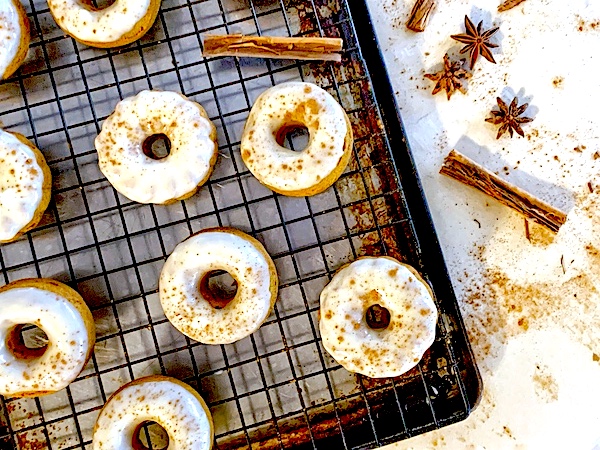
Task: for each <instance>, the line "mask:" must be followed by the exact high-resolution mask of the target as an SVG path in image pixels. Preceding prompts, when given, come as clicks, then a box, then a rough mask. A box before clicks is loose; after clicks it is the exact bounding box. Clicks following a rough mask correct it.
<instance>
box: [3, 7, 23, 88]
mask: <svg viewBox="0 0 600 450" xmlns="http://www.w3.org/2000/svg"><path fill="white" fill-rule="evenodd" d="M18 1H19V0H18ZM20 15H21V14H20V11H19V10H18V9H17V8H16V7H15V5H14V3H13V0H0V42H1V43H2V44H1V45H0V78H2V75H3V74H4V72H6V69H8V66H10V64H11V63H12V61H13V59H15V56H16V55H17V52H18V51H19V46H20V45H21V33H22V30H21V22H20V20H19V17H20Z"/></svg>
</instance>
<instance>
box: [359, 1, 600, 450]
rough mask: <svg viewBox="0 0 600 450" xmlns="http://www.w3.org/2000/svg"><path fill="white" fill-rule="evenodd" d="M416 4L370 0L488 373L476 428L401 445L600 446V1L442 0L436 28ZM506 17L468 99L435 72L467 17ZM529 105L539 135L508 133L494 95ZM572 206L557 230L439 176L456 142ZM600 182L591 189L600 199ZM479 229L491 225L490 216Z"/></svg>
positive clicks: (460, 427) (531, 127) (499, 21)
mask: <svg viewBox="0 0 600 450" xmlns="http://www.w3.org/2000/svg"><path fill="white" fill-rule="evenodd" d="M413 2H414V0H369V5H370V8H371V13H372V16H373V19H374V22H375V25H376V28H377V33H378V36H379V40H380V43H381V47H382V50H383V52H384V54H385V57H386V62H387V65H388V72H389V75H390V78H391V80H392V83H393V86H394V89H395V91H396V98H397V101H398V105H399V107H400V109H401V113H402V117H403V119H404V123H405V126H406V132H407V134H408V140H409V142H410V145H411V148H412V151H413V153H414V156H415V159H416V162H417V165H418V169H419V173H420V175H421V179H422V182H423V185H424V189H425V193H426V196H427V200H428V202H429V206H430V208H431V212H432V215H433V219H434V223H435V226H436V229H437V231H438V234H439V237H440V241H441V244H442V248H443V251H444V254H445V257H446V262H447V265H448V268H449V271H450V276H451V278H452V282H453V284H454V287H455V289H456V293H457V297H458V300H459V303H460V306H461V310H462V313H463V316H464V318H465V322H466V326H467V328H468V332H469V335H470V337H471V342H472V345H473V349H474V352H475V355H476V357H477V361H478V364H479V368H480V370H481V374H482V378H483V382H484V393H483V396H482V399H481V403H480V405H479V407H478V408H477V409H476V410H475V411H474V412H473V413H472V415H471V416H470V417H469V418H468V419H467V420H466V421H464V422H461V423H459V424H456V425H453V426H450V427H447V428H444V429H442V430H439V431H434V432H431V433H428V434H424V435H421V436H417V437H415V438H412V439H409V440H407V441H403V442H401V443H399V444H395V445H392V446H390V447H388V448H389V449H390V450H391V449H395V450H399V449H407V448H418V449H423V448H458V449H468V448H474V449H475V448H477V449H498V448H502V449H504V448H507V449H511V448H514V449H525V448H531V449H538V448H544V449H554V448H557V449H558V448H560V449H566V448H569V449H600V408H599V407H598V404H599V403H600V382H599V380H600V294H599V291H600V253H599V252H600V250H598V249H600V175H599V174H600V114H599V113H598V110H597V104H598V101H599V100H600V86H599V81H598V73H599V69H600V52H598V45H599V44H600V2H598V1H597V0H527V1H525V2H524V3H522V4H521V5H519V6H518V7H516V8H514V9H513V10H511V11H508V12H504V13H498V12H497V11H496V8H497V6H498V4H499V3H500V0H477V1H469V0H439V2H438V3H439V5H438V7H437V9H436V11H435V13H434V15H433V16H432V18H431V20H430V22H429V25H428V27H427V29H426V31H425V32H423V33H419V34H416V33H412V32H410V31H408V30H407V29H406V28H405V26H404V23H405V21H406V18H407V17H408V14H409V11H410V9H411V7H412V4H413ZM465 14H468V15H469V16H470V17H471V19H472V20H473V21H475V22H476V23H477V22H479V21H480V20H483V21H484V27H491V26H492V25H497V26H500V31H499V32H498V33H497V34H496V36H495V37H494V38H493V41H495V42H497V43H499V44H500V47H499V48H498V49H496V50H494V56H495V58H496V61H497V64H496V65H493V64H491V63H489V62H487V61H485V60H483V59H480V60H479V62H478V63H477V65H476V68H475V70H474V74H473V78H472V79H471V81H470V83H469V85H468V92H467V94H466V95H463V94H461V93H456V94H455V95H454V96H453V97H452V99H451V100H450V101H448V100H446V97H445V95H443V93H440V94H438V95H437V96H435V97H432V96H431V94H430V93H431V90H432V88H433V83H432V82H431V81H429V80H426V79H424V78H423V74H424V73H427V72H432V71H437V70H439V68H440V67H441V61H442V57H443V55H444V53H445V52H446V51H450V52H451V54H456V53H457V52H458V50H459V49H460V44H458V43H457V42H455V41H453V40H451V39H450V37H449V36H450V35H451V34H456V33H462V32H463V19H464V15H465ZM515 93H517V94H518V95H519V97H520V99H522V100H524V101H528V102H529V103H530V107H529V109H528V110H527V112H526V115H529V116H531V117H534V118H535V120H534V122H532V123H531V124H528V125H525V126H524V130H525V134H526V136H525V138H520V137H515V138H513V139H510V138H509V137H508V135H505V136H504V137H502V138H501V139H499V140H496V139H495V137H496V132H495V128H494V127H493V126H492V125H490V124H487V123H485V122H484V119H485V118H486V117H487V116H488V112H489V111H490V110H491V109H492V108H493V107H494V105H495V103H496V102H495V98H496V96H498V95H500V96H502V97H503V98H504V100H508V101H510V100H511V99H512V96H513V95H514V94H515ZM453 148H454V149H457V150H458V151H460V152H462V153H464V154H466V155H468V156H470V157H472V158H473V159H475V160H476V161H478V162H479V163H481V164H482V165H484V166H486V167H487V168H489V169H491V170H493V171H496V172H497V173H499V174H500V175H501V176H502V177H504V178H505V179H508V180H509V181H512V182H514V183H515V184H517V185H519V186H521V187H522V188H524V189H526V190H528V191H530V192H532V193H534V194H535V195H537V196H538V197H540V198H542V199H543V200H545V201H547V202H549V203H551V204H553V205H554V206H556V207H559V208H561V209H563V210H564V211H565V212H567V213H568V219H567V223H566V224H565V225H563V227H562V228H561V229H560V231H559V233H558V234H556V235H554V234H552V233H551V232H548V231H546V230H545V229H543V228H541V227H539V226H536V225H534V224H530V232H531V235H530V239H529V240H528V239H527V238H526V235H525V226H524V219H523V217H522V216H520V215H519V214H517V213H515V212H513V211H512V210H509V209H508V208H506V207H504V206H502V205H500V204H499V203H497V202H495V201H494V200H491V199H488V198H487V197H485V196H484V195H483V194H480V193H478V192H476V191H474V190H472V189H470V188H467V187H465V186H462V185H460V184H459V183H457V182H455V181H454V180H451V179H448V178H445V177H442V176H441V175H439V174H438V171H439V168H440V166H441V163H442V160H443V158H444V156H445V155H446V154H447V153H448V152H449V151H450V150H451V149H453ZM588 183H591V186H592V190H594V192H593V193H592V192H590V189H589V187H588ZM479 224H480V225H479Z"/></svg>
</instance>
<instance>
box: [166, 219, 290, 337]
mask: <svg viewBox="0 0 600 450" xmlns="http://www.w3.org/2000/svg"><path fill="white" fill-rule="evenodd" d="M218 270H225V271H227V272H228V273H229V274H230V275H231V276H232V277H233V279H234V280H235V281H236V283H237V292H236V293H235V296H234V297H233V298H232V299H231V300H230V301H228V302H223V301H222V300H223V299H222V298H218V296H215V295H214V294H213V293H212V292H211V291H210V289H209V287H208V279H209V276H210V274H211V273H212V272H215V271H218ZM277 288H278V278H277V272H276V270H275V265H274V264H273V261H272V260H271V257H270V256H269V254H268V253H267V251H266V250H265V248H264V247H263V246H262V244H261V243H260V242H258V241H257V240H256V239H254V238H253V237H251V236H248V235H247V234H246V233H243V232H241V231H239V230H236V229H234V228H212V229H208V230H203V231H201V232H199V233H197V234H195V235H193V236H190V237H189V238H188V239H186V240H185V241H183V242H182V243H180V244H179V245H178V246H177V247H175V250H173V253H171V255H170V256H169V258H168V259H167V261H166V263H165V265H164V267H163V269H162V272H161V274H160V280H159V293H160V302H161V304H162V307H163V310H164V312H165V315H166V316H167V319H169V321H170V322H171V323H172V324H173V326H174V327H175V328H177V329H178V330H179V331H181V332H182V333H183V334H185V335H186V336H188V337H190V338H192V339H195V340H196V341H199V342H202V343H204V344H230V343H232V342H236V341H239V340H240V339H243V338H245V337H246V336H249V335H250V334H252V333H254V332H255V331H256V330H258V328H260V326H261V325H262V323H263V322H264V321H265V320H266V319H267V317H268V316H269V313H270V312H271V309H272V308H273V305H274V304H275V300H276V298H277Z"/></svg>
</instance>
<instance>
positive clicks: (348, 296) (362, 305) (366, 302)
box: [319, 256, 437, 378]
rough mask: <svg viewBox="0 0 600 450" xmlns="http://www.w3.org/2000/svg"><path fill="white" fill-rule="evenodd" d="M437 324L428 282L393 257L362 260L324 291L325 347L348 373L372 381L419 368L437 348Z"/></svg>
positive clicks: (322, 327) (342, 271) (321, 326)
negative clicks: (369, 378)
mask: <svg viewBox="0 0 600 450" xmlns="http://www.w3.org/2000/svg"><path fill="white" fill-rule="evenodd" d="M436 322H437V309H436V307H435V304H434V302H433V293H432V291H431V289H430V288H429V286H428V285H427V283H426V282H425V281H424V280H423V279H422V278H421V276H420V275H419V274H418V273H417V272H416V271H415V270H414V269H413V268H412V267H410V266H408V265H406V264H402V263H400V262H398V261H397V260H395V259H394V258H390V257H387V256H382V257H368V256H367V257H362V258H358V259H357V260H356V261H354V262H352V263H351V264H348V265H346V266H344V267H342V268H341V269H340V270H339V271H338V272H337V273H336V274H335V275H334V277H333V279H332V280H331V282H330V283H329V284H328V285H327V286H325V289H323V291H322V292H321V309H320V318H319V329H320V331H321V337H322V339H323V346H324V347H325V349H326V350H327V351H328V352H329V353H330V354H331V356H332V357H333V358H334V359H335V360H336V361H337V362H338V363H339V364H341V365H342V366H343V367H344V368H346V369H347V370H348V371H350V372H357V373H360V374H363V375H366V376H368V377H371V378H384V377H396V376H398V375H401V374H403V373H404V372H407V371H408V370H410V369H411V368H413V367H414V366H415V365H416V364H417V363H418V362H419V361H420V360H421V358H422V357H423V354H424V353H425V351H426V350H427V349H428V348H429V347H431V344H432V343H433V341H434V339H435V326H436Z"/></svg>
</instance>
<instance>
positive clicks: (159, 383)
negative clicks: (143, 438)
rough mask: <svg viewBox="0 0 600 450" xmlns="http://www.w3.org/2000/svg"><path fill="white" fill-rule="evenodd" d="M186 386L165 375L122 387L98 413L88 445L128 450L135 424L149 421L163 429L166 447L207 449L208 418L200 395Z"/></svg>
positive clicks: (171, 449)
mask: <svg viewBox="0 0 600 450" xmlns="http://www.w3.org/2000/svg"><path fill="white" fill-rule="evenodd" d="M189 389H191V388H189V387H186V386H185V385H184V384H183V383H181V382H178V381H176V380H174V379H169V378H167V377H149V378H148V380H147V381H145V380H144V379H141V380H137V381H134V382H133V383H130V384H128V385H126V386H123V387H122V388H121V389H120V390H119V391H117V392H116V393H115V394H114V395H113V396H112V397H111V398H110V399H109V400H108V402H107V403H106V405H104V408H103V409H102V411H101V413H100V415H99V416H98V420H97V421H96V426H95V427H94V437H93V444H92V448H93V449H94V450H132V449H133V448H134V447H133V445H132V441H133V437H134V433H135V432H136V431H137V427H138V426H139V425H141V424H142V423H144V422H146V421H153V422H156V423H158V424H159V425H160V426H162V427H163V428H164V429H165V431H167V433H168V435H169V447H168V450H209V449H210V448H211V447H212V443H213V425H212V418H211V416H210V412H209V410H208V408H207V406H206V404H205V403H204V401H203V400H202V398H200V396H197V395H194V394H193V393H192V392H190V390H189Z"/></svg>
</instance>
